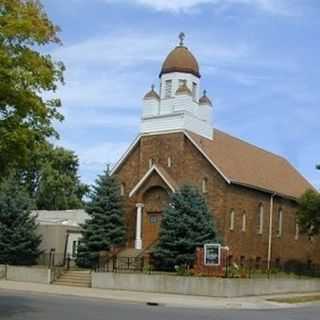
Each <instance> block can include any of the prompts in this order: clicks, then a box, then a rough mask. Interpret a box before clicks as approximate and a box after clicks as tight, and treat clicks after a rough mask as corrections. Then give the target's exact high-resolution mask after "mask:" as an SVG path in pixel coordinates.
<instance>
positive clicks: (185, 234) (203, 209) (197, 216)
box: [153, 185, 217, 270]
mask: <svg viewBox="0 0 320 320" xmlns="http://www.w3.org/2000/svg"><path fill="white" fill-rule="evenodd" d="M216 238H217V234H216V231H215V226H214V223H213V219H212V214H211V213H210V211H209V209H208V206H207V203H206V200H205V199H204V198H203V196H202V195H201V194H200V192H199V191H198V189H197V188H195V187H192V186H188V185H186V186H183V187H181V189H180V190H179V191H177V192H176V193H173V194H172V196H171V201H170V204H169V206H168V207H167V209H166V210H165V212H164V216H163V219H162V222H161V226H160V236H159V243H158V245H157V246H156V248H155V249H154V251H153V257H154V262H155V265H156V266H158V267H161V268H162V269H166V270H173V269H174V267H175V266H192V265H193V263H194V261H195V252H196V248H197V247H201V246H203V245H204V244H205V243H207V242H212V241H216Z"/></svg>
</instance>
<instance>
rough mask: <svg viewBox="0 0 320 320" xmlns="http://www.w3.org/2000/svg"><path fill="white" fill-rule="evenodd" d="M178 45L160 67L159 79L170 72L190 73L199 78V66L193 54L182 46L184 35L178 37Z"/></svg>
mask: <svg viewBox="0 0 320 320" xmlns="http://www.w3.org/2000/svg"><path fill="white" fill-rule="evenodd" d="M179 38H180V44H179V46H177V47H176V48H175V49H173V50H172V51H171V52H170V53H169V55H168V56H167V58H166V60H165V61H164V63H163V65H162V69H161V72H160V75H159V77H161V76H162V75H163V74H166V73H171V72H184V73H191V74H193V75H194V76H196V77H198V78H200V77H201V76H200V71H199V64H198V62H197V60H196V58H195V57H194V56H193V54H192V53H191V52H190V51H189V50H188V48H187V47H185V46H184V38H185V35H184V33H181V34H180V35H179Z"/></svg>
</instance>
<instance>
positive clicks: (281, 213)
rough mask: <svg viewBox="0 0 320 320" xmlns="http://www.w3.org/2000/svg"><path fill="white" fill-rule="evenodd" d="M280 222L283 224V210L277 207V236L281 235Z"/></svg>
mask: <svg viewBox="0 0 320 320" xmlns="http://www.w3.org/2000/svg"><path fill="white" fill-rule="evenodd" d="M282 224H283V212H282V209H279V211H278V230H277V236H278V237H281V236H282Z"/></svg>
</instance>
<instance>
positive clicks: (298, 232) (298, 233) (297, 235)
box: [294, 223, 300, 240]
mask: <svg viewBox="0 0 320 320" xmlns="http://www.w3.org/2000/svg"><path fill="white" fill-rule="evenodd" d="M299 235H300V226H299V223H296V230H295V235H294V239H295V240H298V239H299Z"/></svg>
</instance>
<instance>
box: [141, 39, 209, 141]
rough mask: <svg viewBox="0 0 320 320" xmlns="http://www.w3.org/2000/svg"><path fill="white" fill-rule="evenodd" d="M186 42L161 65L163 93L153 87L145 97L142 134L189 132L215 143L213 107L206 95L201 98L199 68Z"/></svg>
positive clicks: (182, 42)
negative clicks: (213, 140)
mask: <svg viewBox="0 0 320 320" xmlns="http://www.w3.org/2000/svg"><path fill="white" fill-rule="evenodd" d="M184 38H185V35H184V33H181V34H180V35H179V39H180V43H179V45H178V46H177V47H176V48H175V49H174V50H172V51H171V52H170V54H169V55H168V57H167V58H166V60H165V62H164V63H163V65H162V69H161V72H160V75H159V77H160V93H159V94H158V93H157V92H156V91H155V87H154V86H152V88H151V91H149V92H148V93H147V94H146V95H145V97H144V103H143V113H142V121H141V133H156V132H163V131H174V130H189V131H192V132H194V133H196V134H199V135H201V136H203V137H206V138H208V139H212V138H213V128H212V103H211V101H210V99H209V98H208V97H207V95H206V92H204V95H203V96H202V97H201V98H200V77H201V76H200V72H199V65H198V62H197V60H196V59H195V57H194V56H193V55H192V53H191V52H190V51H189V50H188V48H187V47H185V46H184Z"/></svg>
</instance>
